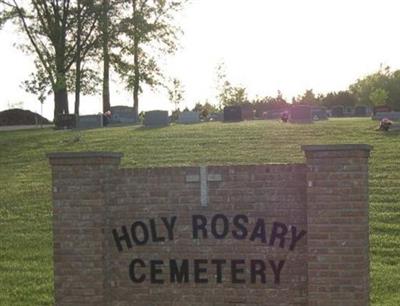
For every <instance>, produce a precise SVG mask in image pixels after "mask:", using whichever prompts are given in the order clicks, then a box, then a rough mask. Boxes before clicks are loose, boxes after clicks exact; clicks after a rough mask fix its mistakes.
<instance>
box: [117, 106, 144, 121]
mask: <svg viewBox="0 0 400 306" xmlns="http://www.w3.org/2000/svg"><path fill="white" fill-rule="evenodd" d="M137 121H138V118H137V116H136V113H135V110H134V108H133V107H129V106H123V105H120V106H113V107H111V123H131V124H132V123H136V122H137Z"/></svg>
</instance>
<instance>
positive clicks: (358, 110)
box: [354, 105, 369, 117]
mask: <svg viewBox="0 0 400 306" xmlns="http://www.w3.org/2000/svg"><path fill="white" fill-rule="evenodd" d="M354 116H357V117H365V116H369V108H368V106H365V105H358V106H356V107H355V108H354Z"/></svg>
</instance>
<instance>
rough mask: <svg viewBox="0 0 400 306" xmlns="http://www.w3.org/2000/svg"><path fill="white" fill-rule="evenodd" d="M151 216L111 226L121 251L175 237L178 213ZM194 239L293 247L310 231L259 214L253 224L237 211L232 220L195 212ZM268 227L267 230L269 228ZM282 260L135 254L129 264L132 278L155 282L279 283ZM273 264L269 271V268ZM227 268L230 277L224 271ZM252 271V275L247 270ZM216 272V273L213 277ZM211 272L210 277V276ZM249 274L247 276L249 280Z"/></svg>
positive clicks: (193, 220)
mask: <svg viewBox="0 0 400 306" xmlns="http://www.w3.org/2000/svg"><path fill="white" fill-rule="evenodd" d="M158 221H159V222H157V220H156V219H149V220H148V221H147V222H144V221H135V222H133V223H132V225H131V226H130V228H129V227H127V226H125V225H122V226H121V227H120V229H113V230H112V235H113V238H114V241H115V245H116V247H117V249H118V251H119V252H122V251H123V250H124V248H125V249H130V248H132V247H133V246H134V245H136V246H142V245H146V244H147V243H149V242H153V243H157V242H164V241H173V240H174V237H175V236H174V229H175V225H176V224H177V216H172V217H169V218H166V217H161V218H160V220H158ZM191 221H192V238H193V239H234V240H239V241H240V240H246V239H247V240H250V241H253V242H256V241H258V242H261V243H264V244H266V246H270V247H279V248H285V247H287V248H288V250H290V251H293V250H294V249H295V247H296V244H297V243H298V242H299V241H300V240H301V239H302V238H303V237H304V236H305V235H306V231H304V230H301V231H298V229H297V228H296V226H293V225H290V226H288V225H286V224H284V223H281V222H274V223H272V225H271V229H270V231H267V226H266V224H265V221H264V219H262V218H258V219H256V220H255V223H254V224H249V218H248V217H247V216H246V215H235V216H234V217H233V218H232V219H231V221H230V219H229V218H228V217H227V216H225V215H223V214H216V215H214V216H212V217H206V216H204V215H193V216H192V220H191ZM160 227H164V229H165V230H166V236H162V235H160V232H161V231H160V230H159V229H160ZM267 232H268V234H267ZM284 264H285V261H284V260H278V261H277V260H258V259H251V260H245V259H230V260H226V259H220V258H218V259H217V258H215V259H190V260H189V259H179V260H177V259H169V260H168V261H164V260H154V259H152V260H148V261H146V260H144V259H140V258H135V259H133V260H132V261H131V263H130V264H129V277H130V279H131V281H132V282H133V283H142V282H145V281H146V280H149V281H150V283H152V284H163V283H166V282H170V283H188V282H190V281H193V282H195V283H208V282H211V281H213V282H216V283H222V282H223V281H229V279H230V281H231V283H239V284H240V283H246V282H250V283H257V282H259V283H262V284H265V283H266V282H267V276H268V275H269V274H270V275H271V276H272V275H273V277H271V280H272V279H273V282H274V283H275V284H279V282H280V275H281V272H282V269H283V267H284ZM267 269H269V271H270V273H268V272H266V270H267ZM226 273H229V277H227V276H226ZM246 273H247V274H249V277H245V275H246ZM211 275H212V277H211ZM211 278H212V280H211ZM246 279H247V280H246Z"/></svg>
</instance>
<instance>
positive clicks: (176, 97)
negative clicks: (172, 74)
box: [168, 78, 184, 111]
mask: <svg viewBox="0 0 400 306" xmlns="http://www.w3.org/2000/svg"><path fill="white" fill-rule="evenodd" d="M171 83H172V84H171V85H170V88H168V96H169V101H170V102H171V103H173V104H174V105H175V111H177V110H178V109H179V104H180V103H181V102H182V101H183V95H184V90H183V87H182V83H181V81H179V80H178V79H176V78H174V79H173V80H172V82H171Z"/></svg>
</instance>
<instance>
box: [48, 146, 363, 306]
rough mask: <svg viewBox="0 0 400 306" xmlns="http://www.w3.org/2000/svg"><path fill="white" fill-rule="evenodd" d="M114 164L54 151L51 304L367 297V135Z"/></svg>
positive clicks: (344, 301) (327, 301)
mask: <svg viewBox="0 0 400 306" xmlns="http://www.w3.org/2000/svg"><path fill="white" fill-rule="evenodd" d="M303 149H304V151H305V152H306V159H307V161H306V163H305V164H288V165H286V164H285V165H249V166H209V167H171V168H154V169H119V167H118V165H119V161H120V158H121V155H120V154H115V153H53V154H49V158H50V163H51V165H52V171H53V198H54V225H53V227H54V265H55V267H54V270H55V299H56V304H57V305H146V306H149V305H298V306H299V305H310V306H314V305H327V306H328V305H335V306H338V305H346V306H348V305H367V304H368V264H369V262H368V190H367V185H368V184H367V182H368V179H367V175H368V169H367V159H368V153H369V149H370V148H369V147H368V146H362V145H358V146H357V145H356V146H305V147H303Z"/></svg>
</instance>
